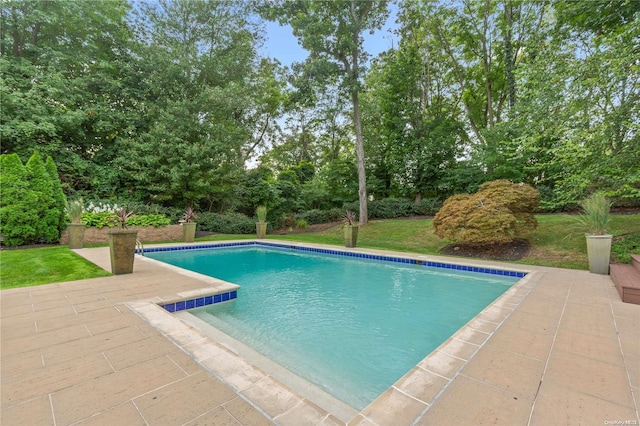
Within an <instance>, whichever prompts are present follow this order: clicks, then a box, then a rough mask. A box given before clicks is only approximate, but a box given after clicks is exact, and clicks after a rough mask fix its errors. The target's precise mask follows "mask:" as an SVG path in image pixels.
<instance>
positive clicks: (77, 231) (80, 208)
mask: <svg viewBox="0 0 640 426" xmlns="http://www.w3.org/2000/svg"><path fill="white" fill-rule="evenodd" d="M66 208H67V214H68V215H69V218H70V219H71V223H68V224H67V234H68V237H69V238H68V239H69V248H70V249H81V248H82V247H83V244H84V231H85V229H87V227H86V225H85V224H84V223H82V213H83V212H84V203H83V201H82V199H80V198H79V199H77V200H73V201H67V205H66Z"/></svg>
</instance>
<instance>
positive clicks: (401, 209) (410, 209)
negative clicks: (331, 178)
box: [296, 198, 442, 225]
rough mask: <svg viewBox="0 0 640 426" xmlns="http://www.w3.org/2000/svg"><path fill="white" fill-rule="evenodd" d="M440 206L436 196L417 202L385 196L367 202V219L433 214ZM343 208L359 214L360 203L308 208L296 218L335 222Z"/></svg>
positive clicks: (309, 220)
mask: <svg viewBox="0 0 640 426" xmlns="http://www.w3.org/2000/svg"><path fill="white" fill-rule="evenodd" d="M440 207H442V202H441V201H440V200H438V199H437V198H427V199H424V200H422V201H420V202H419V203H415V202H413V201H411V200H407V199H401V198H385V199H382V200H375V201H369V202H368V203H367V210H368V213H369V219H393V218H396V217H408V216H416V215H418V216H433V215H435V214H436V213H437V212H438V210H439V209H440ZM345 210H351V211H353V212H355V213H356V214H359V212H360V205H359V204H358V202H352V203H345V204H344V206H343V208H341V209H338V208H333V209H330V210H317V209H316V210H308V211H305V212H301V213H298V214H297V215H296V219H304V220H306V221H307V223H308V224H309V225H314V224H317V223H328V222H336V221H339V220H342V219H343V218H344V215H345Z"/></svg>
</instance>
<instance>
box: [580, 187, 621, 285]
mask: <svg viewBox="0 0 640 426" xmlns="http://www.w3.org/2000/svg"><path fill="white" fill-rule="evenodd" d="M610 210H611V202H609V201H608V200H607V198H606V196H605V195H604V193H602V192H596V193H594V194H592V195H591V196H589V197H588V198H587V199H585V200H584V201H583V202H582V214H581V215H580V217H579V221H580V223H581V224H582V226H583V227H584V229H586V230H587V233H586V234H585V236H586V238H587V257H588V258H589V272H591V273H594V274H603V275H608V274H609V260H610V257H611V240H612V237H613V236H612V235H611V234H609V233H608V232H607V226H608V224H609V218H610Z"/></svg>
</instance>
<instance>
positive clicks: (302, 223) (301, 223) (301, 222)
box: [296, 219, 309, 229]
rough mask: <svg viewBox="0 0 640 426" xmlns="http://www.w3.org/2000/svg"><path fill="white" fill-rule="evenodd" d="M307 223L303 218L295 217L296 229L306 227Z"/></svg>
mask: <svg viewBox="0 0 640 426" xmlns="http://www.w3.org/2000/svg"><path fill="white" fill-rule="evenodd" d="M308 227H309V224H308V223H307V221H306V220H304V219H296V228H297V229H307V228H308Z"/></svg>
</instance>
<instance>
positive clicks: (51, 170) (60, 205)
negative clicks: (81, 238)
mask: <svg viewBox="0 0 640 426" xmlns="http://www.w3.org/2000/svg"><path fill="white" fill-rule="evenodd" d="M44 168H45V170H46V171H47V173H48V174H49V177H50V178H51V190H52V195H53V200H54V201H55V204H56V209H57V210H58V212H59V214H58V221H57V227H58V235H60V234H59V233H60V232H61V231H62V230H63V229H65V228H66V227H67V215H66V212H65V206H66V204H67V199H66V197H65V196H64V192H63V191H62V182H60V176H59V175H58V167H56V163H54V162H53V158H51V156H48V157H47V161H45V163H44Z"/></svg>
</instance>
